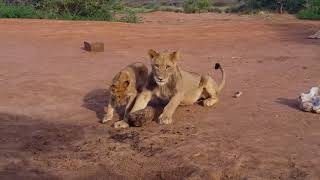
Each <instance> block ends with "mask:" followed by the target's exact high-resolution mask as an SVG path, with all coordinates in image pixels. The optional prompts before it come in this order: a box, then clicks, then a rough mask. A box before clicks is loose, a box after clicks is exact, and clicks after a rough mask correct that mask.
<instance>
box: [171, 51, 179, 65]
mask: <svg viewBox="0 0 320 180" xmlns="http://www.w3.org/2000/svg"><path fill="white" fill-rule="evenodd" d="M180 58H181V54H180V52H179V51H175V52H172V53H171V54H170V60H171V61H172V62H177V61H179V60H180Z"/></svg>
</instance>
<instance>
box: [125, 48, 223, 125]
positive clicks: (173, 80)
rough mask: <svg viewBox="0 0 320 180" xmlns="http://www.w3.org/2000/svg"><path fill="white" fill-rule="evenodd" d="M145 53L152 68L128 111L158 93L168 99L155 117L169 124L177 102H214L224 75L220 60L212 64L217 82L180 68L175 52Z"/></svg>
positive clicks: (177, 54) (147, 101)
mask: <svg viewBox="0 0 320 180" xmlns="http://www.w3.org/2000/svg"><path fill="white" fill-rule="evenodd" d="M148 54H149V56H150V58H151V64H152V72H151V73H150V75H149V78H148V81H147V84H146V86H145V88H144V89H143V91H142V92H141V93H140V94H139V95H138V97H137V99H136V102H135V104H134V106H133V108H132V109H131V112H135V111H138V110H141V109H144V108H145V107H146V106H147V104H148V103H149V101H150V100H151V99H152V97H158V98H160V99H162V100H166V101H167V102H168V104H167V105H166V106H165V108H164V109H163V112H162V114H161V115H160V117H159V119H158V121H159V123H160V124H170V123H172V115H173V113H174V112H175V110H176V108H177V107H178V106H179V105H191V104H194V103H196V102H198V101H199V100H200V99H203V105H204V106H213V105H215V104H216V103H217V102H218V94H219V93H220V91H221V90H222V88H223V87H224V85H225V78H226V75H225V73H224V71H223V69H222V67H221V66H220V64H216V66H215V69H220V70H221V72H222V82H221V84H220V85H219V86H218V85H217V83H216V82H215V81H214V80H213V79H212V77H210V76H208V75H199V74H197V73H193V72H187V71H184V70H181V69H180V68H179V66H178V65H177V62H178V60H179V59H180V53H179V52H173V53H158V52H156V51H154V50H149V52H148Z"/></svg>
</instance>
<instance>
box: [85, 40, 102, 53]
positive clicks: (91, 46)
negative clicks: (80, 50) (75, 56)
mask: <svg viewBox="0 0 320 180" xmlns="http://www.w3.org/2000/svg"><path fill="white" fill-rule="evenodd" d="M84 50H86V51H89V52H104V43H103V42H88V41H85V42H84Z"/></svg>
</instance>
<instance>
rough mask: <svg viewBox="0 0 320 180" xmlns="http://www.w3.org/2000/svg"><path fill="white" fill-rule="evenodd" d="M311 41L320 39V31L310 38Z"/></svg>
mask: <svg viewBox="0 0 320 180" xmlns="http://www.w3.org/2000/svg"><path fill="white" fill-rule="evenodd" d="M308 38H309V39H320V31H318V32H316V33H315V34H314V35H311V36H309V37H308Z"/></svg>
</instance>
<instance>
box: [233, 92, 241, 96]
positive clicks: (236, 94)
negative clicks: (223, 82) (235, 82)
mask: <svg viewBox="0 0 320 180" xmlns="http://www.w3.org/2000/svg"><path fill="white" fill-rule="evenodd" d="M241 95H242V92H241V91H237V92H235V93H234V95H233V97H234V98H239V97H240V96H241Z"/></svg>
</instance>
